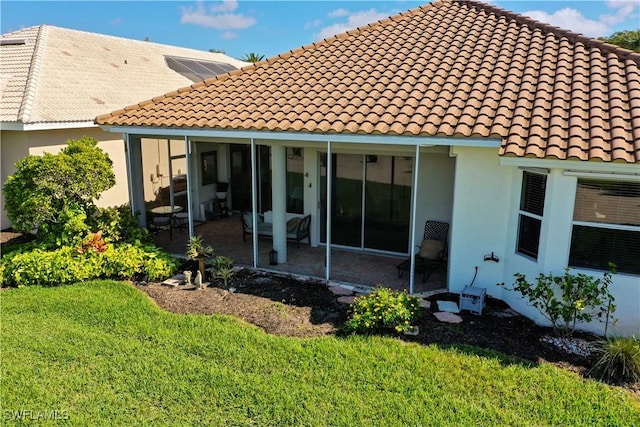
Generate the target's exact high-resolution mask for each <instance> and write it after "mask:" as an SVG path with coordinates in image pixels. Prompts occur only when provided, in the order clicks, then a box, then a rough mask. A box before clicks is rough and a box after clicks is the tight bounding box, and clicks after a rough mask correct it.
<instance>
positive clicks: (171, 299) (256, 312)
mask: <svg viewBox="0 0 640 427" xmlns="http://www.w3.org/2000/svg"><path fill="white" fill-rule="evenodd" d="M135 286H136V287H137V288H138V289H140V290H141V291H143V292H144V293H146V294H147V295H148V296H149V297H151V299H152V300H153V301H155V302H156V303H157V304H158V305H159V306H160V307H162V308H164V309H166V310H168V311H171V312H174V313H195V314H213V313H220V314H229V315H233V316H236V317H239V318H241V319H243V320H245V321H246V322H249V323H251V324H254V325H256V326H258V327H260V328H262V329H263V330H265V331H266V332H267V333H270V334H275V335H282V336H289V337H301V338H306V337H318V336H328V335H340V327H341V325H342V324H343V323H344V321H345V320H346V318H347V312H348V305H346V304H341V303H338V302H337V297H336V295H334V294H333V293H332V292H331V291H329V289H328V288H327V287H326V286H325V285H324V284H323V283H319V282H314V281H306V280H305V281H303V280H298V279H296V278H293V277H288V276H280V275H273V274H267V273H262V272H256V271H252V270H248V269H246V270H240V271H239V272H238V273H237V274H236V276H235V277H234V278H233V279H232V281H231V282H230V283H229V287H230V288H234V289H233V292H230V291H228V290H225V289H223V288H222V286H221V283H215V282H214V283H213V284H212V285H211V286H210V287H208V288H206V289H203V290H196V289H195V286H187V285H179V286H176V287H171V286H166V285H161V284H159V283H150V284H144V285H143V284H136V285H135ZM443 299H444V300H451V301H457V299H458V295H457V294H440V295H437V296H433V297H430V298H429V300H431V301H432V304H431V306H432V308H431V309H429V310H426V313H424V314H423V315H422V316H421V318H420V320H419V322H418V324H417V326H418V327H419V334H418V335H416V336H409V335H396V337H397V338H398V339H402V340H404V341H407V342H415V343H419V344H425V345H428V344H436V345H439V346H441V347H444V348H447V347H454V348H458V349H461V350H462V351H473V350H472V349H469V347H468V346H472V347H479V348H482V349H488V350H494V351H497V352H500V353H503V354H506V355H509V356H512V357H514V358H516V360H521V361H526V362H533V363H542V362H548V363H552V364H554V365H556V366H558V367H561V368H563V369H567V370H570V371H573V372H575V373H577V374H579V375H582V376H584V377H587V376H588V375H589V369H590V367H591V366H593V362H594V360H593V357H585V356H581V355H577V354H574V353H571V352H567V351H565V350H563V349H561V348H559V347H557V346H555V345H553V344H550V343H548V342H545V341H544V340H543V338H544V337H547V338H548V337H549V336H553V331H552V329H551V328H547V327H542V326H538V325H536V324H535V323H533V322H532V321H531V320H529V319H527V318H526V317H524V316H521V315H519V314H517V313H515V312H513V311H511V310H510V309H509V307H508V306H507V305H506V304H505V303H504V302H502V301H500V300H497V299H494V298H490V297H489V298H487V301H486V307H485V309H484V311H483V313H482V315H480V316H479V315H475V314H471V313H469V312H466V311H465V312H463V313H461V314H460V316H461V317H462V319H463V322H462V323H458V324H447V323H441V322H439V321H438V320H437V319H436V318H435V317H434V316H433V315H432V313H433V312H434V311H435V307H436V304H435V301H436V300H443ZM574 338H581V339H584V340H585V341H588V342H593V341H594V340H596V339H597V337H595V336H593V335H590V334H586V333H576V334H575V335H574ZM624 386H625V388H627V389H628V390H630V391H632V392H634V393H636V394H638V395H640V388H639V387H638V385H628V384H627V385H624Z"/></svg>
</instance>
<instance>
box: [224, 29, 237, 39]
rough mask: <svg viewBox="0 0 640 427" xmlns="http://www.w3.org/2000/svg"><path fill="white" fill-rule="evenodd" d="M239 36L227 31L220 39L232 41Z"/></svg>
mask: <svg viewBox="0 0 640 427" xmlns="http://www.w3.org/2000/svg"><path fill="white" fill-rule="evenodd" d="M238 35H239V34H238V33H234V32H233V31H225V32H224V33H222V34H220V38H221V39H222V40H231V39H235V38H238Z"/></svg>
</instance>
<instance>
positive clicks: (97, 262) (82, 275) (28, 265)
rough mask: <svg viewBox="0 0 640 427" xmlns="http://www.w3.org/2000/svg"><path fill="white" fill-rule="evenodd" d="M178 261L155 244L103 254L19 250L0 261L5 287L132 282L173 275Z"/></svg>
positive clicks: (71, 249) (75, 249) (64, 249)
mask: <svg viewBox="0 0 640 427" xmlns="http://www.w3.org/2000/svg"><path fill="white" fill-rule="evenodd" d="M177 268H178V262H177V260H175V259H173V258H171V257H170V256H169V255H168V254H166V253H164V252H162V251H161V250H159V249H158V248H156V247H155V246H153V245H145V246H134V245H131V244H122V245H118V246H116V245H113V244H107V245H106V247H105V249H104V250H103V251H102V252H98V251H96V250H86V251H84V252H82V251H81V250H80V249H79V248H78V247H72V246H65V247H62V248H59V249H55V250H52V251H48V250H43V249H37V248H36V249H33V250H30V251H16V252H14V253H12V254H10V255H8V256H6V257H3V258H2V259H1V260H0V275H1V276H2V277H1V278H2V283H3V285H15V286H31V285H40V286H57V285H67V284H71V283H76V282H81V281H85V280H91V279H100V278H112V279H132V278H134V277H135V276H136V275H146V276H147V277H148V279H149V280H161V279H164V278H166V277H169V276H171V275H172V274H173V273H174V272H175V271H176V270H177Z"/></svg>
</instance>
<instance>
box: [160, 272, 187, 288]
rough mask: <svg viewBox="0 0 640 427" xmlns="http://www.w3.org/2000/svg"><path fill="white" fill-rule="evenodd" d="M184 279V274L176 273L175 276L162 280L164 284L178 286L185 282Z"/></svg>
mask: <svg viewBox="0 0 640 427" xmlns="http://www.w3.org/2000/svg"><path fill="white" fill-rule="evenodd" d="M184 280H185V276H184V274H176V275H175V276H173V277H171V278H169V279H167V280H165V281H164V282H162V284H163V285H167V286H173V287H174V288H175V287H176V286H178V285H181V284H182V283H184Z"/></svg>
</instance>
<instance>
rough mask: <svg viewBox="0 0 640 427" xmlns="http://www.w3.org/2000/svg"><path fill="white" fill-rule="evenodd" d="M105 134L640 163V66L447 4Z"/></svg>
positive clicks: (231, 80)
mask: <svg viewBox="0 0 640 427" xmlns="http://www.w3.org/2000/svg"><path fill="white" fill-rule="evenodd" d="M205 105H206V108H203V106H205ZM192 117H195V118H197V120H196V121H195V122H194V121H193V120H189V119H191V118H192ZM203 118H206V120H203ZM185 119H187V120H186V121H185ZM96 121H97V123H99V124H103V125H123V126H137V125H142V126H153V125H157V126H163V127H181V126H183V127H199V128H211V129H221V128H231V129H256V130H278V131H288V132H302V131H303V132H322V133H340V132H348V133H362V134H390V135H406V136H413V135H420V136H435V135H437V136H464V137H498V138H502V146H501V148H500V154H501V155H506V156H528V157H537V158H544V157H551V158H559V159H567V158H570V159H580V160H600V161H622V162H640V54H636V53H632V52H630V51H627V50H624V49H620V48H617V47H615V46H612V45H608V44H606V43H602V42H599V41H596V40H592V39H589V38H587V37H584V36H581V35H578V34H574V33H572V32H570V31H566V30H562V29H558V28H555V27H551V26H549V25H546V24H542V23H539V22H536V21H534V20H532V19H530V18H527V17H524V16H521V15H517V14H514V13H511V12H507V11H504V10H502V9H499V8H497V7H494V6H489V5H485V4H482V3H478V2H473V1H464V0H461V1H453V0H439V1H435V2H434V3H431V4H428V5H426V6H422V7H419V8H417V9H413V10H410V11H408V12H405V13H402V14H399V15H396V16H393V17H390V18H388V19H385V20H383V21H379V22H377V23H373V24H371V25H367V26H364V27H361V28H358V29H356V30H352V31H349V32H347V33H344V34H339V35H337V36H335V37H331V38H328V39H325V40H324V41H321V42H317V43H314V44H312V45H309V46H305V47H302V48H300V49H296V50H293V51H291V52H286V53H284V54H282V55H279V56H277V57H274V58H270V59H268V60H266V61H262V62H260V63H257V64H255V65H253V66H249V67H245V68H243V69H242V70H239V71H234V72H231V73H229V74H225V75H223V76H219V77H218V78H214V79H210V80H207V81H205V82H204V83H201V84H195V85H192V86H191V87H188V88H182V89H179V90H177V91H174V92H172V93H169V94H166V95H164V96H159V97H156V98H154V99H153V100H152V101H150V102H144V103H140V104H138V105H135V106H132V107H129V108H125V109H124V110H119V111H117V112H114V113H112V114H110V115H105V116H100V117H98V118H97V119H96Z"/></svg>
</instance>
